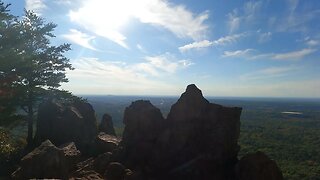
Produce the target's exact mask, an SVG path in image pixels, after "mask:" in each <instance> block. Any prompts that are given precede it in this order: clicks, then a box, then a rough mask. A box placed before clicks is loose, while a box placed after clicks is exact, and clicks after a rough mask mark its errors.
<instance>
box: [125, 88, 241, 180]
mask: <svg viewBox="0 0 320 180" xmlns="http://www.w3.org/2000/svg"><path fill="white" fill-rule="evenodd" d="M240 114H241V108H237V107H234V108H231V107H224V106H221V105H217V104H212V103H209V102H208V101H207V100H206V99H205V98H204V97H203V95H202V92H201V90H199V89H198V88H197V87H196V86H195V85H189V86H188V87H187V89H186V92H184V93H183V94H182V95H181V97H180V98H179V100H178V101H177V103H175V104H174V105H173V106H172V107H171V110H170V113H169V114H168V118H167V119H166V120H165V119H163V117H162V115H161V112H160V110H159V109H157V108H156V107H154V106H153V105H152V104H151V103H150V102H148V101H136V102H133V103H132V104H131V105H130V106H129V107H128V108H127V109H126V110H125V114H124V124H125V130H124V134H123V141H122V143H121V146H122V147H123V149H124V150H123V152H124V153H123V155H124V156H123V161H121V162H123V163H124V164H125V165H127V166H128V167H129V168H132V169H139V170H142V171H143V173H146V174H148V173H150V174H151V176H158V174H157V173H158V172H161V174H162V176H163V177H166V178H168V177H173V176H175V175H177V176H178V177H180V178H181V176H180V175H179V174H185V175H186V178H190V177H193V176H195V174H194V173H195V172H197V174H201V175H200V176H195V177H194V178H193V179H197V178H198V179H199V178H200V179H201V178H203V177H202V176H206V177H221V178H227V177H229V176H231V175H230V174H233V170H232V168H230V167H232V166H234V165H235V163H236V161H237V153H238V151H239V145H238V144H237V142H238V138H239V133H240ZM208 168H212V169H213V170H212V171H208ZM164 172H165V173H164ZM187 172H189V173H187ZM190 172H191V173H190ZM211 172H213V174H210V173H211ZM164 174H166V175H164ZM221 178H220V179H221Z"/></svg>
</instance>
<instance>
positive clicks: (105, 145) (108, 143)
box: [95, 132, 121, 154]
mask: <svg viewBox="0 0 320 180" xmlns="http://www.w3.org/2000/svg"><path fill="white" fill-rule="evenodd" d="M120 140H121V139H120V138H117V137H116V136H112V135H109V134H105V133H103V132H100V133H99V134H98V136H97V137H96V140H95V143H96V151H97V153H98V154H101V153H105V152H113V151H114V149H116V148H117V147H118V144H119V142H120Z"/></svg>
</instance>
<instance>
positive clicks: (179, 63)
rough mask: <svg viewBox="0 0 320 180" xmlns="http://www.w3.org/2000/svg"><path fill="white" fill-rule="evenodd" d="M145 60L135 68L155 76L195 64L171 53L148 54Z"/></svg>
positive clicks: (171, 72)
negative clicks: (177, 57) (179, 58)
mask: <svg viewBox="0 0 320 180" xmlns="http://www.w3.org/2000/svg"><path fill="white" fill-rule="evenodd" d="M145 60H146V61H147V62H145V63H139V64H137V65H136V66H135V68H136V69H137V70H142V71H145V72H147V73H150V74H151V75H153V76H159V75H160V74H161V73H163V72H164V73H170V74H173V73H175V72H176V71H177V70H179V69H184V68H187V67H189V66H191V65H192V64H193V63H192V62H191V61H189V60H177V59H176V58H175V57H174V56H173V55H171V54H169V53H166V54H163V55H160V56H147V57H145Z"/></svg>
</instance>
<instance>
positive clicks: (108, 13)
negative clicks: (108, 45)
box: [69, 0, 209, 48]
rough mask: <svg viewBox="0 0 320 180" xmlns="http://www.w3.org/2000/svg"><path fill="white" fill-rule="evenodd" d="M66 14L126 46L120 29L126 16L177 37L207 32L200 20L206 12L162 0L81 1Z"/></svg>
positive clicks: (205, 17) (199, 35) (101, 34)
mask: <svg viewBox="0 0 320 180" xmlns="http://www.w3.org/2000/svg"><path fill="white" fill-rule="evenodd" d="M69 17H70V19H71V21H72V22H75V23H77V24H79V25H80V26H82V27H84V28H86V30H88V31H92V32H93V33H95V34H96V35H98V36H102V37H105V38H107V39H110V40H111V41H113V42H115V43H117V44H119V45H121V46H122V47H125V48H128V45H127V44H126V42H125V41H126V36H125V35H124V34H123V33H122V32H121V29H122V28H123V27H124V26H125V25H126V23H127V22H128V21H129V20H130V18H136V19H138V20H139V21H140V22H141V23H146V24H150V25H153V26H158V27H162V28H165V29H167V30H169V31H170V32H172V33H173V34H175V35H176V36H177V37H179V38H192V39H194V40H199V39H202V38H204V37H205V34H206V32H207V29H208V26H206V25H205V24H204V21H205V20H206V19H208V17H209V14H208V12H204V13H202V14H199V15H195V14H193V13H192V12H191V11H189V10H187V9H186V8H185V7H184V6H181V5H174V4H171V3H169V2H167V1H163V0H137V1H126V0H108V1H102V0H91V1H85V2H84V4H83V6H82V7H81V8H79V9H77V10H75V11H70V12H69Z"/></svg>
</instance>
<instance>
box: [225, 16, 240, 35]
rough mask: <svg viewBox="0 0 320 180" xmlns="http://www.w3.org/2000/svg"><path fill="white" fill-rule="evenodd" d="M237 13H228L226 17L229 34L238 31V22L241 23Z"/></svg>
mask: <svg viewBox="0 0 320 180" xmlns="http://www.w3.org/2000/svg"><path fill="white" fill-rule="evenodd" d="M236 12H237V11H233V12H232V13H229V14H228V15H227V16H228V19H229V20H228V22H227V23H228V26H229V28H230V30H229V31H230V33H233V32H235V31H236V30H238V28H239V26H240V21H241V17H239V16H238V15H237V13H236Z"/></svg>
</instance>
